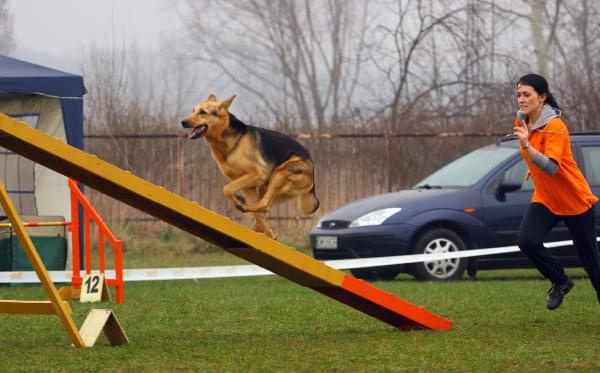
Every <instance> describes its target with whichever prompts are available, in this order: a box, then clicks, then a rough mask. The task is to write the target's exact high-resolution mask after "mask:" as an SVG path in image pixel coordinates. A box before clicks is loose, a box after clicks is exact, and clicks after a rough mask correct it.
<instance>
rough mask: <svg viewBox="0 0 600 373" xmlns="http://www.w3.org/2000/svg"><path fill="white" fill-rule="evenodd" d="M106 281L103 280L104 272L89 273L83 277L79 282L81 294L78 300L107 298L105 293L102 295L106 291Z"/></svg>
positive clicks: (94, 300) (89, 300) (95, 300)
mask: <svg viewBox="0 0 600 373" xmlns="http://www.w3.org/2000/svg"><path fill="white" fill-rule="evenodd" d="M107 290H108V289H106V283H105V281H104V274H102V273H90V274H86V275H85V276H84V277H83V282H82V283H81V294H80V295H79V301H80V302H81V303H85V302H99V301H100V300H107V299H106V297H107V295H108V293H106V295H104V297H103V293H104V292H105V291H107Z"/></svg>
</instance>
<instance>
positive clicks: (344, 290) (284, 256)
mask: <svg viewBox="0 0 600 373" xmlns="http://www.w3.org/2000/svg"><path fill="white" fill-rule="evenodd" d="M0 146H3V147H5V148H7V149H9V150H12V151H13V152H15V153H17V154H20V155H22V156H24V157H26V158H29V159H31V160H32V161H34V162H37V163H39V164H41V165H43V166H46V167H48V168H50V169H52V170H54V171H56V172H59V173H61V174H63V175H65V176H68V177H71V178H73V179H75V180H78V181H79V182H82V183H83V184H85V185H88V186H90V187H92V188H94V189H96V190H98V191H100V192H102V193H104V194H106V195H109V196H111V197H113V198H115V199H117V200H119V201H122V202H124V203H126V204H128V205H130V206H132V207H135V208H137V209H139V210H141V211H143V212H145V213H147V214H149V215H152V216H154V217H156V218H158V219H161V220H163V221H165V222H167V223H169V224H171V225H174V226H176V227H178V228H180V229H183V230H185V231H187V232H189V233H191V234H194V235H196V236H198V237H200V238H202V239H204V240H206V241H209V242H212V243H214V244H215V245H218V246H220V247H222V248H223V249H225V250H227V251H229V252H231V253H232V254H234V255H237V256H239V257H241V258H243V259H246V260H247V261H249V262H252V263H254V264H257V265H259V266H261V267H263V268H265V269H268V270H269V271H271V272H273V273H275V274H278V275H280V276H282V277H284V278H286V279H288V280H291V281H293V282H296V283H298V284H300V285H303V286H306V287H310V288H312V289H314V290H316V291H318V292H320V293H322V294H324V295H327V296H329V297H331V298H333V299H336V300H338V301H340V302H342V303H345V304H347V305H349V306H351V307H353V308H355V309H357V310H359V311H362V312H364V313H366V314H368V315H370V316H373V317H375V318H377V319H379V320H381V321H384V322H386V323H388V324H391V325H393V326H395V327H397V328H401V329H414V328H428V329H435V330H448V329H451V328H452V324H451V322H450V321H448V320H446V319H444V318H443V317H441V316H438V315H436V314H434V313H431V312H429V311H427V310H425V309H423V308H420V307H418V306H414V305H412V304H410V303H408V302H406V301H404V300H401V299H400V298H398V297H396V296H395V295H393V294H390V293H386V292H384V291H382V290H380V289H377V288H375V287H374V286H372V285H369V284H368V283H366V282H364V281H360V280H357V279H355V278H353V277H352V276H350V275H347V274H346V273H345V272H342V271H339V270H336V269H334V268H331V267H329V266H327V265H325V264H324V263H322V262H320V261H318V260H315V259H313V258H311V257H309V256H307V255H304V254H302V253H300V252H298V251H297V250H295V249H293V248H291V247H289V246H286V245H283V244H281V243H280V242H277V241H275V240H272V239H270V238H268V237H266V236H265V235H263V234H260V233H256V232H254V231H252V230H251V229H249V228H247V227H245V226H243V225H241V224H238V223H236V222H234V221H232V220H231V219H229V218H227V217H224V216H221V215H219V214H217V213H215V212H213V211H211V210H208V209H206V208H203V207H202V206H200V205H199V204H197V203H195V202H193V201H189V200H186V199H184V198H182V197H180V196H178V195H176V194H174V193H172V192H170V191H168V190H166V189H165V188H163V187H160V186H157V185H154V184H152V183H150V182H148V181H146V180H144V179H142V178H140V177H138V176H135V175H134V174H132V173H131V172H128V171H125V170H123V169H120V168H118V167H116V166H114V165H112V164H110V163H108V162H105V161H103V160H101V159H99V158H98V157H96V156H94V155H92V154H89V153H86V152H84V151H82V150H79V149H77V148H75V147H73V146H70V145H68V144H65V143H64V142H62V141H61V140H59V139H55V138H52V137H50V136H48V135H46V134H44V133H42V132H40V131H38V130H36V129H33V128H31V127H30V126H28V125H27V124H26V123H24V122H19V121H16V120H14V119H12V118H10V117H8V116H6V115H4V114H1V113H0Z"/></svg>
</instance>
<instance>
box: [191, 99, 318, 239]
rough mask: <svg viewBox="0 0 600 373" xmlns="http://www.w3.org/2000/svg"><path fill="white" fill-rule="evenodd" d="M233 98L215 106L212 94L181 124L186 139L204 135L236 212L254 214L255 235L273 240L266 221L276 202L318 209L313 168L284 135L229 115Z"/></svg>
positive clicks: (301, 150)
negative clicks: (186, 132) (293, 201)
mask: <svg viewBox="0 0 600 373" xmlns="http://www.w3.org/2000/svg"><path fill="white" fill-rule="evenodd" d="M234 98H235V96H233V97H230V98H228V99H225V100H223V101H218V100H217V98H216V97H215V96H214V95H210V96H209V97H208V99H207V100H206V101H205V102H202V103H199V104H197V105H196V106H195V107H194V110H193V111H192V114H191V115H189V116H188V117H187V118H185V119H184V120H182V121H181V124H182V125H183V127H185V128H191V129H192V130H191V131H190V133H189V135H188V137H189V138H190V139H196V138H198V137H201V136H204V138H205V139H206V141H208V143H209V144H210V148H211V151H212V156H213V158H214V160H215V161H216V162H217V164H218V165H219V169H220V170H221V172H222V173H223V175H225V176H226V177H228V178H229V179H231V182H230V183H228V184H227V185H225V187H224V188H223V193H224V194H225V196H226V197H227V198H229V199H230V200H232V201H233V202H234V203H235V205H236V207H237V208H238V209H239V210H241V211H244V212H251V213H253V214H254V217H255V220H256V223H255V225H254V227H253V229H254V230H256V231H259V232H263V233H264V234H266V235H267V236H269V237H272V238H275V235H274V233H273V231H272V230H271V228H269V226H268V225H267V223H266V221H265V215H266V213H267V212H268V211H269V209H270V208H271V206H272V205H273V204H274V203H279V202H283V201H286V200H289V199H292V198H295V197H298V208H299V210H300V212H301V213H303V214H305V215H307V214H311V213H313V212H315V211H316V210H317V209H318V208H319V200H318V199H317V196H316V194H315V184H314V164H313V161H312V159H311V157H310V153H309V152H308V150H306V148H304V147H303V146H302V145H300V143H298V142H297V141H296V140H294V139H292V138H291V137H289V136H286V135H284V134H282V133H279V132H276V131H271V130H267V129H264V128H258V127H254V126H250V125H247V124H245V123H243V122H242V121H240V120H239V119H237V118H236V117H235V116H234V115H233V114H231V113H229V106H231V103H232V102H233V99H234Z"/></svg>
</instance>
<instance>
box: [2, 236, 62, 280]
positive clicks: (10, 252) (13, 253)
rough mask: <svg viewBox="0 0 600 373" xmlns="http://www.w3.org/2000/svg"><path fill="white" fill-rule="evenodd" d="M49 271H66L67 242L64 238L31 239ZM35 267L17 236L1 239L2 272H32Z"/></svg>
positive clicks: (41, 237) (38, 237)
mask: <svg viewBox="0 0 600 373" xmlns="http://www.w3.org/2000/svg"><path fill="white" fill-rule="evenodd" d="M31 241H32V242H33V245H34V246H35V248H36V249H37V252H38V254H39V255H40V258H41V259H42V262H43V263H44V265H45V266H46V269H47V270H48V271H59V270H64V269H65V264H66V260H67V240H65V238H64V237H43V236H37V237H31ZM32 270H33V267H32V265H31V263H30V262H29V259H28V258H27V255H25V250H23V247H22V246H21V243H20V242H19V239H18V238H17V237H16V236H15V235H11V236H10V237H8V238H2V239H0V271H32Z"/></svg>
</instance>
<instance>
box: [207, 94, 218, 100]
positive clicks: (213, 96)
mask: <svg viewBox="0 0 600 373" xmlns="http://www.w3.org/2000/svg"><path fill="white" fill-rule="evenodd" d="M207 101H211V102H215V101H217V97H215V95H210V96H208V100H207Z"/></svg>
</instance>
